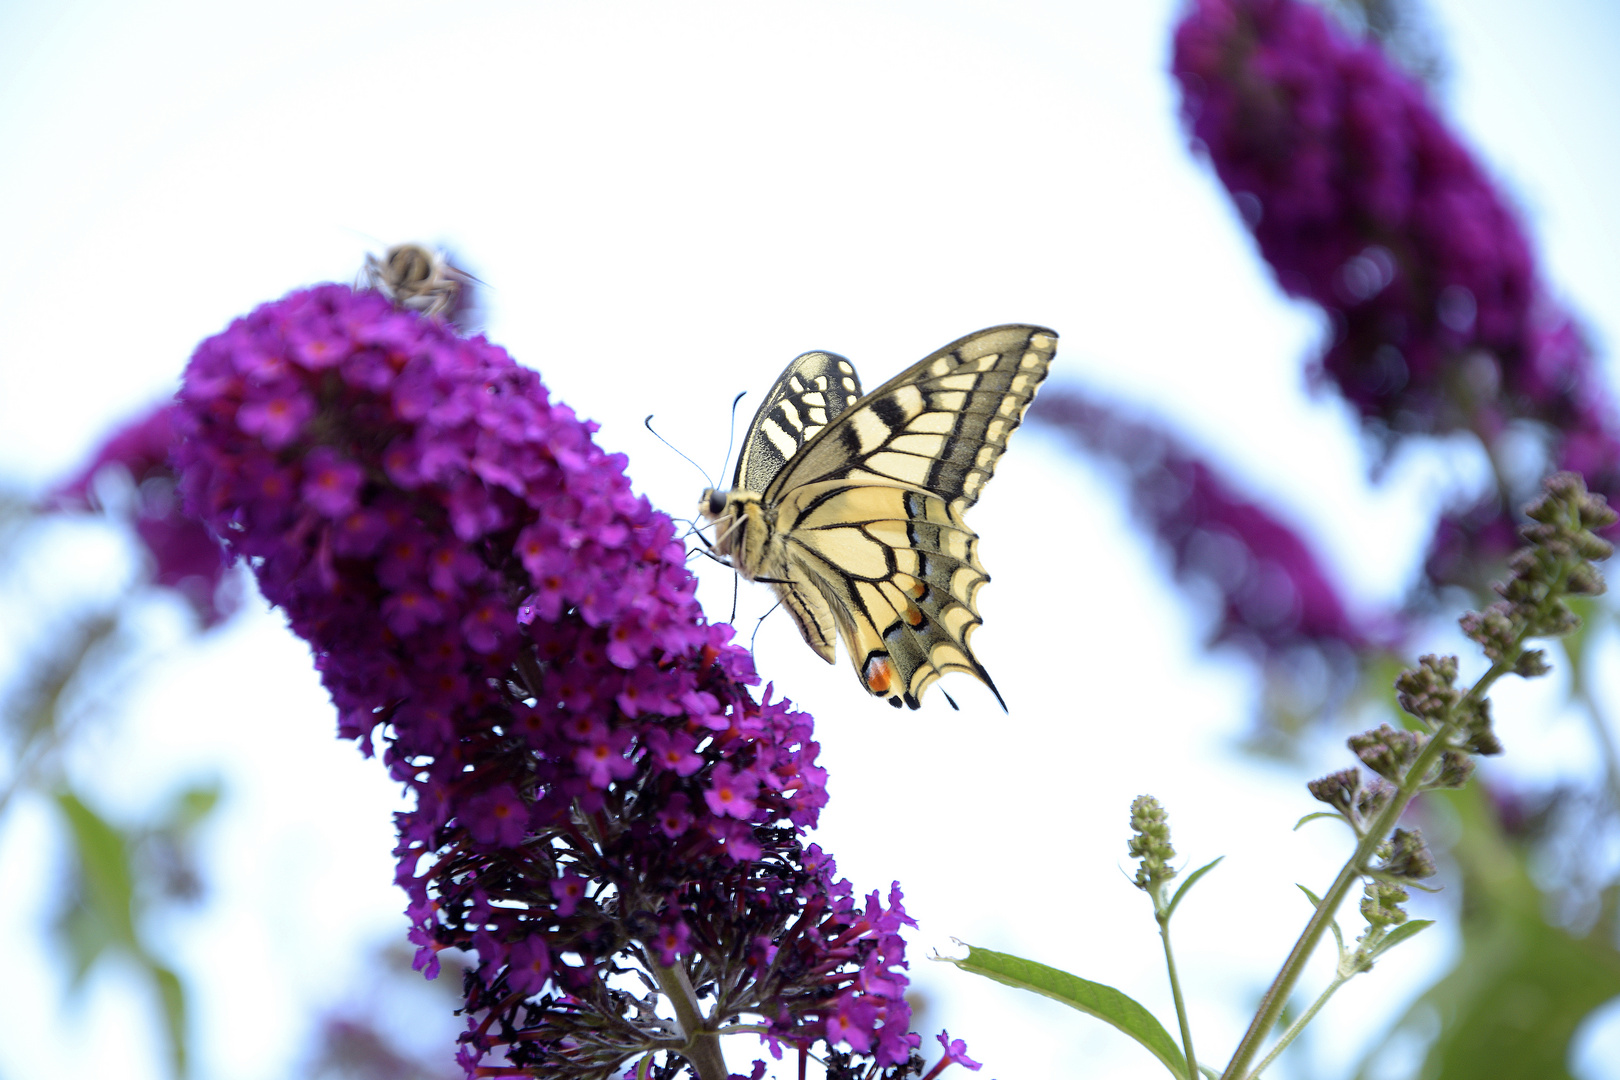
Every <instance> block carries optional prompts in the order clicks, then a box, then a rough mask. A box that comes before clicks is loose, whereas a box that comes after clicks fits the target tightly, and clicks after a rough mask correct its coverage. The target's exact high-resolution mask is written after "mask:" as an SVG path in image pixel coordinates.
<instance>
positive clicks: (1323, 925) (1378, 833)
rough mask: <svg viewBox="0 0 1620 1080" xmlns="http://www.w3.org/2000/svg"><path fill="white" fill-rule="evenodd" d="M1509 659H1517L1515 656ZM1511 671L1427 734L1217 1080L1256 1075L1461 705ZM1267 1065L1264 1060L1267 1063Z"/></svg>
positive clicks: (1503, 666)
mask: <svg viewBox="0 0 1620 1080" xmlns="http://www.w3.org/2000/svg"><path fill="white" fill-rule="evenodd" d="M1513 660H1517V657H1516V656H1515V657H1514V658H1513ZM1512 669H1513V664H1512V662H1510V661H1498V662H1497V663H1495V664H1493V665H1491V669H1490V670H1489V671H1487V672H1486V673H1485V674H1484V675H1483V676H1481V677H1480V679H1479V681H1478V682H1476V683H1475V684H1474V686H1473V688H1472V689H1470V690H1469V691H1468V693H1467V694H1466V695H1465V696H1464V698H1463V700H1462V701H1461V702H1459V703H1458V705H1457V706H1456V707H1455V708H1453V709H1452V710H1451V715H1450V716H1449V717H1448V718H1447V719H1446V721H1445V722H1444V723H1442V724H1441V725H1439V727H1438V728H1437V729H1436V730H1435V731H1434V732H1433V734H1432V736H1431V737H1430V739H1429V741H1428V742H1427V744H1425V745H1424V747H1423V749H1422V750H1420V751H1419V752H1418V755H1417V757H1416V759H1414V760H1413V762H1412V765H1411V768H1409V769H1408V770H1407V772H1406V775H1405V776H1404V777H1403V778H1402V779H1401V783H1400V784H1399V785H1398V786H1397V787H1396V789H1395V793H1394V795H1392V796H1391V797H1390V800H1389V802H1388V803H1386V804H1385V805H1384V808H1383V809H1382V810H1380V811H1379V812H1378V816H1377V817H1375V818H1374V819H1373V820H1372V821H1371V822H1369V823H1368V825H1367V828H1366V830H1365V831H1364V832H1363V833H1362V835H1361V839H1360V841H1359V842H1357V844H1356V850H1355V851H1354V852H1353V853H1351V855H1350V858H1349V859H1348V860H1347V861H1346V862H1345V864H1344V867H1343V869H1341V870H1340V871H1339V876H1338V877H1336V878H1334V879H1333V884H1332V885H1331V886H1330V887H1329V888H1328V891H1327V892H1326V893H1324V894H1323V896H1322V902H1321V903H1320V904H1318V905H1317V907H1316V913H1315V914H1314V915H1312V916H1311V920H1310V922H1308V923H1306V924H1305V930H1304V932H1303V933H1301V934H1300V936H1299V940H1298V941H1297V942H1295V943H1294V948H1293V951H1292V952H1290V953H1289V954H1288V959H1287V960H1285V961H1283V966H1282V970H1280V971H1279V972H1277V978H1276V979H1275V980H1273V981H1272V984H1271V986H1270V987H1269V988H1268V989H1267V990H1266V993H1265V996H1264V997H1263V998H1261V999H1260V1008H1259V1010H1258V1011H1256V1013H1255V1014H1254V1020H1253V1021H1252V1022H1251V1023H1250V1024H1249V1030H1248V1031H1246V1032H1244V1033H1243V1040H1242V1041H1241V1042H1240V1043H1238V1048H1237V1050H1236V1051H1235V1052H1234V1053H1233V1055H1232V1060H1231V1061H1230V1062H1229V1063H1228V1064H1227V1066H1226V1071H1225V1072H1224V1073H1222V1074H1221V1077H1222V1080H1248V1078H1250V1077H1252V1076H1255V1075H1257V1073H1251V1072H1249V1063H1250V1062H1252V1061H1253V1060H1254V1059H1255V1056H1256V1055H1257V1054H1259V1052H1260V1047H1261V1045H1262V1044H1263V1043H1264V1041H1265V1038H1266V1035H1267V1034H1268V1033H1270V1031H1271V1029H1272V1028H1273V1027H1275V1026H1276V1024H1277V1020H1278V1018H1279V1017H1281V1016H1282V1011H1283V1008H1284V1007H1285V1006H1286V1005H1287V1004H1288V999H1289V997H1290V995H1292V994H1293V992H1294V986H1295V984H1296V983H1298V982H1299V977H1300V975H1301V974H1303V973H1304V970H1305V963H1306V961H1308V960H1309V959H1310V957H1311V954H1312V953H1314V952H1315V951H1316V947H1317V945H1319V944H1320V943H1321V941H1322V935H1324V934H1325V933H1327V930H1328V927H1329V926H1331V925H1332V924H1333V916H1334V914H1335V913H1336V912H1337V911H1338V910H1339V905H1340V904H1341V903H1343V902H1344V898H1345V897H1346V896H1348V895H1349V893H1350V890H1351V889H1352V888H1354V887H1355V884H1356V882H1357V881H1359V880H1360V879H1361V876H1362V874H1363V873H1364V872H1365V869H1366V867H1367V866H1368V865H1369V864H1370V862H1371V860H1372V857H1373V854H1374V852H1376V851H1377V849H1378V846H1379V845H1380V844H1381V843H1383V841H1384V838H1385V837H1386V836H1388V835H1389V831H1390V830H1391V829H1392V828H1394V827H1395V822H1396V821H1398V820H1400V816H1401V814H1402V812H1404V811H1405V810H1406V805H1407V803H1409V802H1411V801H1412V797H1413V796H1414V795H1416V794H1417V793H1418V789H1419V788H1420V787H1421V786H1422V784H1423V779H1424V777H1425V776H1427V775H1428V773H1429V769H1430V767H1431V766H1433V765H1434V763H1435V761H1436V760H1437V759H1438V758H1439V757H1440V753H1441V751H1443V750H1445V749H1446V747H1447V746H1448V745H1449V742H1450V736H1451V735H1452V734H1453V732H1454V731H1455V730H1456V729H1457V726H1458V718H1459V717H1461V716H1462V715H1464V706H1465V705H1466V704H1468V703H1469V702H1471V701H1472V700H1477V699H1478V698H1481V697H1483V696H1484V695H1485V691H1486V690H1488V689H1489V688H1490V686H1491V684H1492V683H1494V682H1495V681H1496V680H1497V679H1498V678H1500V677H1501V676H1502V675H1503V674H1505V673H1506V672H1508V671H1511V670H1512ZM1268 1060H1269V1059H1268Z"/></svg>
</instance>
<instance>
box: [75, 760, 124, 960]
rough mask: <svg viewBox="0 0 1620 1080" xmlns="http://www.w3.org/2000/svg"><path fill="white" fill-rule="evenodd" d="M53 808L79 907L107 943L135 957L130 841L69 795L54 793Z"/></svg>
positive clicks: (81, 802) (76, 797)
mask: <svg viewBox="0 0 1620 1080" xmlns="http://www.w3.org/2000/svg"><path fill="white" fill-rule="evenodd" d="M56 805H57V807H58V808H59V809H60V810H61V811H62V817H63V818H64V819H65V820H66V821H67V823H68V832H69V834H70V837H71V839H72V843H73V853H74V855H75V856H77V863H78V865H77V870H78V873H79V877H80V881H81V884H82V886H83V889H82V894H81V896H80V898H79V899H80V903H81V905H83V907H84V909H85V911H86V912H87V914H88V916H89V917H91V918H94V919H95V920H97V921H98V922H99V923H100V924H101V926H102V928H103V931H104V933H105V936H106V939H107V942H108V943H109V944H117V945H121V946H123V947H125V948H127V949H129V950H130V951H131V952H132V953H135V954H139V952H140V942H139V941H138V940H137V938H136V936H135V913H134V903H135V880H134V875H133V874H132V873H131V871H130V864H129V839H128V837H127V836H126V835H125V834H124V833H123V832H121V831H120V830H119V829H118V828H116V827H115V826H113V825H112V824H111V823H109V822H108V821H107V820H106V819H104V818H102V817H101V816H100V815H99V814H97V813H96V812H95V811H93V810H91V809H90V808H89V807H88V806H86V805H85V804H84V802H83V801H81V800H80V799H79V797H78V796H77V795H75V794H73V793H72V792H70V791H63V792H59V793H58V794H57V796H56Z"/></svg>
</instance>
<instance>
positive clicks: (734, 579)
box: [726, 574, 754, 652]
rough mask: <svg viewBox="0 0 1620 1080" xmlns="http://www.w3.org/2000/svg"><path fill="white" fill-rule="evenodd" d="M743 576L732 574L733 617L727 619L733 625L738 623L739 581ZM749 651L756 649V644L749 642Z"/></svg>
mask: <svg viewBox="0 0 1620 1080" xmlns="http://www.w3.org/2000/svg"><path fill="white" fill-rule="evenodd" d="M741 577H742V575H741V574H732V575H731V618H729V619H727V620H726V622H728V623H730V624H731V625H732V626H736V625H737V581H738V579H740V578H741ZM748 651H749V652H753V651H754V646H753V644H752V643H751V642H750V643H749V646H748Z"/></svg>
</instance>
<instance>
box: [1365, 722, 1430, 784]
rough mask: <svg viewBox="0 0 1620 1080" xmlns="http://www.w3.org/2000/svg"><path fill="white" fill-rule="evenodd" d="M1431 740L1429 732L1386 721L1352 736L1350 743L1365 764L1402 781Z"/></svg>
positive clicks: (1384, 776)
mask: <svg viewBox="0 0 1620 1080" xmlns="http://www.w3.org/2000/svg"><path fill="white" fill-rule="evenodd" d="M1428 741H1429V740H1428V736H1426V735H1421V734H1419V733H1418V732H1415V731H1396V730H1395V729H1394V728H1392V727H1390V726H1389V725H1388V724H1384V725H1382V726H1381V727H1379V729H1378V730H1377V731H1364V732H1362V733H1361V734H1360V735H1352V736H1350V738H1349V740H1348V743H1349V746H1350V749H1351V750H1352V751H1354V752H1355V755H1356V756H1357V757H1358V758H1360V759H1361V763H1362V764H1363V765H1365V766H1367V768H1369V769H1371V770H1372V771H1373V772H1375V773H1377V774H1378V775H1379V776H1382V777H1383V778H1384V779H1386V780H1394V781H1398V780H1400V778H1401V777H1402V776H1403V775H1405V773H1406V769H1407V767H1408V766H1409V765H1411V764H1412V760H1413V759H1414V758H1416V757H1417V756H1418V752H1419V751H1420V750H1422V749H1423V746H1424V744H1425V743H1427V742H1428Z"/></svg>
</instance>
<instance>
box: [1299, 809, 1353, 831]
mask: <svg viewBox="0 0 1620 1080" xmlns="http://www.w3.org/2000/svg"><path fill="white" fill-rule="evenodd" d="M1317 818H1332V819H1333V820H1334V821H1344V815H1343V814H1341V813H1339V812H1337V811H1335V810H1318V811H1317V812H1316V813H1314V814H1306V815H1305V816H1304V817H1302V818H1300V819H1299V820H1298V821H1296V822H1294V831H1295V832H1298V831H1299V830H1300V828H1301V827H1302V826H1303V825H1304V824H1305V823H1306V822H1308V821H1315V820H1316V819H1317ZM1344 823H1345V824H1346V825H1348V824H1350V823H1349V822H1348V821H1344Z"/></svg>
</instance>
